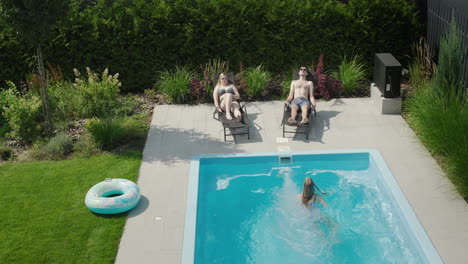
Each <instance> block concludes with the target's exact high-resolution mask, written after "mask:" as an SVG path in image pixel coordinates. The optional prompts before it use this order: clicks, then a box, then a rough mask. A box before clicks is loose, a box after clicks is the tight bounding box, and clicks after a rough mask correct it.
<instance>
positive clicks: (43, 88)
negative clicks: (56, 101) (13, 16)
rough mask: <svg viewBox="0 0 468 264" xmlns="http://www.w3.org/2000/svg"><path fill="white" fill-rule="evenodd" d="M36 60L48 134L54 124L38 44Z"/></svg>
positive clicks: (52, 129)
mask: <svg viewBox="0 0 468 264" xmlns="http://www.w3.org/2000/svg"><path fill="white" fill-rule="evenodd" d="M37 60H38V65H39V75H40V77H41V95H42V107H43V110H44V115H45V119H46V123H47V126H46V130H47V134H48V135H49V136H50V135H52V133H53V131H54V124H53V123H52V115H51V113H50V107H49V92H48V91H47V81H46V77H45V69H44V63H43V60H42V51H41V45H40V44H39V45H38V46H37Z"/></svg>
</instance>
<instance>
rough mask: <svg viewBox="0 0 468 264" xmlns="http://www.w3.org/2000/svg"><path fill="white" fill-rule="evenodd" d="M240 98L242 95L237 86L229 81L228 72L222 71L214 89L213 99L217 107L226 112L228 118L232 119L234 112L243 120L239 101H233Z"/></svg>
mask: <svg viewBox="0 0 468 264" xmlns="http://www.w3.org/2000/svg"><path fill="white" fill-rule="evenodd" d="M239 98H240V95H239V91H238V90H237V88H236V86H234V85H233V84H230V83H229V81H228V78H227V75H226V73H221V74H220V75H219V78H218V83H217V84H216V87H215V88H214V90H213V101H214V104H215V107H216V109H217V110H218V111H219V112H226V118H227V119H228V120H232V118H233V117H232V113H233V114H234V116H235V117H236V118H237V119H239V120H242V113H241V112H240V106H239V103H238V102H236V101H233V100H235V99H239Z"/></svg>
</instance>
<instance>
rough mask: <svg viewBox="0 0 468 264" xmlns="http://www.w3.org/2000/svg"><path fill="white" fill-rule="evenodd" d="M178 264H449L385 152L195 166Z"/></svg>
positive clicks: (196, 161)
mask: <svg viewBox="0 0 468 264" xmlns="http://www.w3.org/2000/svg"><path fill="white" fill-rule="evenodd" d="M305 177H312V179H313V180H314V181H315V182H316V184H317V186H318V187H319V188H320V190H321V191H323V192H325V193H326V195H325V196H324V197H325V200H326V201H327V203H328V207H323V206H321V205H320V206H316V207H314V208H312V209H308V208H305V207H304V206H303V205H301V204H300V202H299V199H298V198H297V194H298V193H300V192H301V190H302V183H303V181H304V178H305ZM182 263H183V264H186V263H196V264H199V263H229V264H230V263H443V262H442V260H441V258H440V256H439V255H438V254H437V251H436V250H435V248H434V246H433V245H432V243H431V241H430V239H429V238H428V237H427V235H426V233H425V232H424V229H423V228H422V226H421V224H420V223H419V221H418V220H417V218H416V216H415V214H414V212H413V211H412V209H411V207H410V205H409V204H408V201H407V200H406V198H405V197H404V195H403V193H402V192H401V190H400V188H399V186H398V184H397V183H396V181H395V179H394V178H393V176H392V175H391V172H390V170H389V169H388V168H387V166H386V164H385V162H384V160H383V158H382V156H381V155H380V153H379V152H377V151H375V150H351V151H333V152H332V151H322V152H289V153H251V154H226V155H224V154H217V155H200V156H195V157H193V159H192V161H191V165H190V179H189V190H188V197H187V210H186V219H185V231H184V245H183V253H182Z"/></svg>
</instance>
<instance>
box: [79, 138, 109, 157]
mask: <svg viewBox="0 0 468 264" xmlns="http://www.w3.org/2000/svg"><path fill="white" fill-rule="evenodd" d="M101 152H102V151H101V149H99V147H98V146H97V145H96V143H95V142H94V140H93V138H92V136H91V135H90V134H89V133H85V134H82V135H81V137H80V140H79V141H78V142H76V143H75V147H74V152H73V155H74V156H76V157H78V158H90V157H92V156H94V155H96V154H99V153H101Z"/></svg>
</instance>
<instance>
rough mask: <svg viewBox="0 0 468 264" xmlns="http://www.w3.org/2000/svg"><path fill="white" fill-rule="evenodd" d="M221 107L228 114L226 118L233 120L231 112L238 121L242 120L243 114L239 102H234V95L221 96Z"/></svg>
mask: <svg viewBox="0 0 468 264" xmlns="http://www.w3.org/2000/svg"><path fill="white" fill-rule="evenodd" d="M220 107H221V109H223V110H224V111H225V112H226V118H227V119H228V120H232V114H231V112H232V113H234V116H235V117H236V118H237V119H239V120H242V113H241V112H240V106H239V104H238V103H237V102H235V101H234V102H233V101H232V94H230V93H225V94H223V95H222V96H221V103H220Z"/></svg>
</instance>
